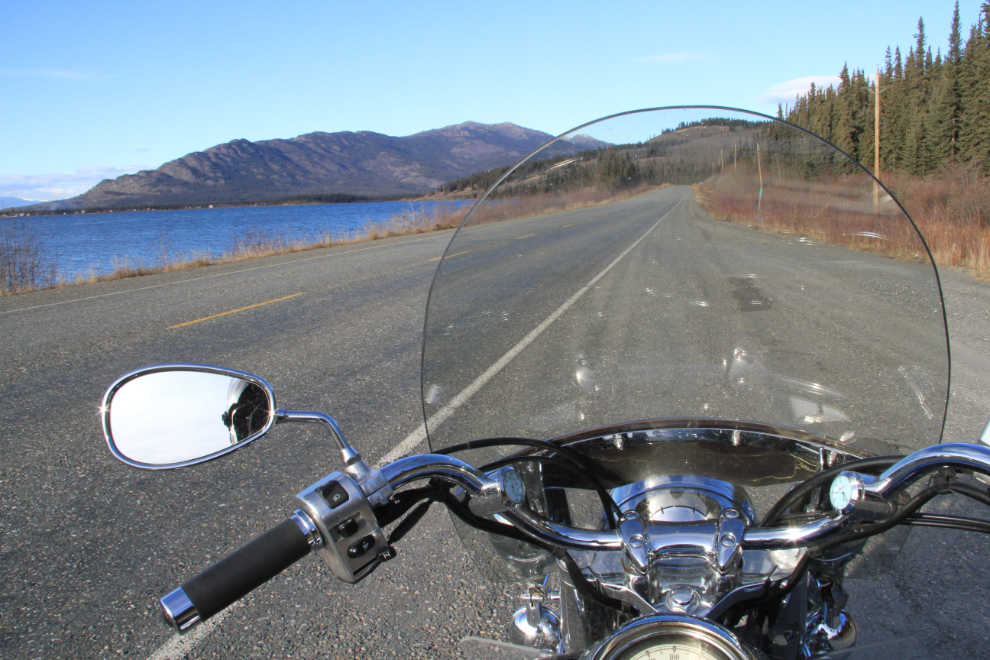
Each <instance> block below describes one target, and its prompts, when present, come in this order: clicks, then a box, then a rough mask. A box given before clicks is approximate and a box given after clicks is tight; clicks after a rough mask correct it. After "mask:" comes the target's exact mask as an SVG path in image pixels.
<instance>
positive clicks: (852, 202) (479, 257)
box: [422, 107, 949, 504]
mask: <svg viewBox="0 0 990 660" xmlns="http://www.w3.org/2000/svg"><path fill="white" fill-rule="evenodd" d="M867 142H870V140H869V137H868V136H866V135H865V134H864V138H863V140H862V143H863V144H865V143H867ZM499 177H501V179H500V178H499ZM496 182H497V185H492V184H493V183H496ZM458 186H460V187H461V188H462V189H463V190H464V191H465V192H467V193H470V192H471V191H476V192H478V193H480V192H481V191H483V189H484V187H487V186H491V189H489V190H487V192H485V193H484V194H483V195H482V196H481V198H480V199H479V201H478V202H477V204H476V205H475V206H474V207H473V209H472V210H471V211H470V213H469V214H468V215H467V217H466V218H465V220H464V221H463V223H462V224H461V226H460V228H459V229H458V230H457V232H456V234H455V235H454V237H453V238H452V240H451V242H450V245H449V246H448V248H447V251H446V253H445V255H444V258H443V259H442V261H441V262H440V264H439V266H438V269H437V272H436V276H435V278H434V281H433V285H432V289H431V292H430V299H429V306H428V309H427V319H426V326H425V335H424V346H423V372H422V373H423V380H422V394H423V410H424V416H425V419H426V428H427V432H428V438H429V443H430V447H431V448H432V449H433V450H437V449H440V448H444V447H449V446H451V445H456V444H460V443H463V442H466V441H469V440H475V439H479V438H488V437H515V436H524V437H529V438H539V439H553V438H560V437H561V436H568V435H569V434H577V435H575V436H574V437H575V438H577V439H581V438H590V437H592V436H596V435H597V436H598V437H599V438H600V437H602V436H603V435H607V434H604V433H597V432H595V431H589V432H588V433H585V434H583V435H582V434H580V433H577V432H580V431H583V430H586V429H594V428H597V427H609V429H611V431H617V430H623V429H625V430H634V431H636V432H641V435H640V438H641V439H642V438H646V441H650V438H651V437H652V436H650V433H651V432H653V430H656V429H667V430H668V431H669V430H670V429H681V430H682V431H684V430H685V429H687V430H692V429H693V430H694V431H692V432H694V433H695V436H696V435H697V433H696V432H697V430H698V429H715V430H716V431H718V432H719V433H724V432H726V431H731V430H735V431H736V435H735V437H734V441H731V442H727V443H721V444H719V443H715V444H712V445H711V446H709V447H708V448H707V449H706V450H705V451H704V452H693V453H692V452H689V451H680V450H675V449H674V448H673V444H672V443H667V445H668V446H666V448H665V449H664V450H663V451H660V452H652V453H650V452H645V453H644V452H628V453H627V454H622V453H615V452H613V453H612V454H609V455H608V456H607V458H608V461H611V463H610V469H611V468H616V467H617V468H618V469H615V470H612V471H611V474H619V475H620V477H619V481H620V482H621V481H623V480H625V481H629V480H634V479H638V478H641V477H642V478H648V477H650V476H664V475H670V474H678V475H691V474H701V476H714V477H716V478H719V479H721V480H724V481H730V482H732V483H736V484H739V485H742V486H745V487H753V486H759V485H765V484H767V483H771V482H772V483H787V482H793V481H796V480H800V479H803V478H805V477H806V476H808V470H811V471H814V470H815V469H817V468H818V467H819V464H818V462H817V461H818V458H819V457H818V456H817V455H808V456H805V457H803V458H802V457H800V456H798V454H800V451H799V450H798V449H797V448H795V449H792V450H786V451H789V452H790V453H791V454H794V455H795V457H796V458H795V460H796V462H795V463H793V464H790V463H787V464H784V465H783V467H782V465H781V463H780V462H774V461H767V460H763V458H765V457H763V456H762V455H758V453H754V449H753V446H752V443H750V444H749V445H747V443H746V442H739V437H740V436H739V433H740V432H748V431H753V430H754V429H756V430H760V431H761V432H769V433H770V434H771V435H773V436H774V437H790V438H797V439H799V440H800V439H802V438H803V439H808V438H812V439H814V438H817V439H818V445H819V446H822V447H831V448H833V449H835V448H838V449H836V451H838V453H846V454H848V455H851V456H863V455H869V454H870V453H875V454H880V455H885V454H894V453H898V454H903V453H908V452H911V451H914V450H917V449H920V448H922V447H925V446H928V445H931V444H934V443H938V442H939V439H940V436H941V431H942V424H943V419H944V416H945V409H946V402H947V394H948V373H949V356H948V344H947V334H946V328H945V316H944V312H943V306H942V296H941V291H940V288H939V283H938V275H937V273H936V270H935V268H934V266H933V263H932V259H931V256H930V253H929V251H928V248H927V246H926V245H925V243H924V240H923V239H922V237H921V235H920V234H919V233H918V230H917V229H916V227H915V226H914V224H913V222H912V221H911V219H910V218H909V217H908V216H907V214H906V213H905V212H904V210H903V209H902V208H901V206H900V205H899V204H898V202H897V201H896V200H894V199H893V198H892V197H891V195H890V194H889V193H888V191H887V190H885V189H884V188H883V187H875V181H874V179H873V178H872V177H871V176H870V174H869V173H868V172H867V171H866V170H864V169H863V168H862V167H861V166H860V165H859V164H857V163H856V162H855V161H853V160H852V159H851V158H849V157H848V156H846V155H845V154H844V153H843V152H841V151H840V150H838V149H837V148H836V147H834V146H832V145H831V144H829V143H827V142H825V141H823V140H821V139H820V138H817V137H815V136H813V135H811V134H809V133H807V132H805V131H803V130H801V129H799V128H797V127H795V126H793V125H791V124H787V123H785V122H782V121H778V120H774V119H772V118H770V117H767V116H764V115H756V114H752V113H747V112H743V111H739V110H732V109H726V108H712V107H694V108H662V109H656V110H644V111H638V112H632V113H626V114H622V115H618V116H614V117H609V118H605V119H602V120H599V121H596V122H592V123H590V124H586V125H583V126H580V127H578V128H576V129H574V130H572V131H570V132H568V133H566V134H564V135H562V136H561V137H559V138H556V139H555V140H552V141H550V142H548V143H547V144H546V145H544V146H543V147H542V148H541V149H539V150H537V151H536V152H535V153H533V154H531V155H529V156H528V157H526V158H525V159H524V160H522V161H521V162H520V163H519V164H518V165H516V166H515V167H513V168H506V169H505V170H502V171H498V170H496V171H492V172H488V173H485V174H479V175H475V176H473V177H470V178H469V179H466V180H464V181H462V182H458V184H456V185H449V186H448V188H451V189H456V188H458ZM450 194H452V195H456V194H458V191H457V190H453V191H452V192H451V193H450ZM634 420H648V421H646V422H642V423H640V424H638V425H628V424H627V423H628V422H631V421H634ZM754 423H755V424H754ZM623 424H625V426H622V425H623ZM616 425H618V426H616ZM609 429H606V431H608V430H609ZM644 433H645V435H643V434H644ZM665 433H667V431H665ZM689 435H690V434H689ZM668 436H669V433H668ZM695 436H692V437H695ZM621 437H625V438H626V439H627V440H630V441H631V440H632V439H633V437H632V436H630V435H626V436H622V435H621V434H613V435H609V436H608V437H607V438H606V440H608V438H611V439H612V441H614V442H619V441H620V440H621ZM656 437H658V438H659V436H656ZM665 437H667V436H665ZM670 437H673V438H674V439H679V440H683V439H684V438H685V435H684V432H681V434H680V435H677V434H676V433H675V434H674V435H673V436H670ZM730 437H731V436H730ZM616 438H619V440H616ZM756 444H759V443H756ZM607 445H608V441H605V442H599V445H598V449H594V448H590V449H588V451H589V452H594V451H598V452H599V453H601V454H602V457H603V460H604V458H606V454H607V453H608V452H607V450H609V449H610V448H609V447H607ZM716 445H717V446H716ZM805 445H807V443H805V444H804V445H801V446H802V447H804V448H805V449H807V447H806V446H805ZM814 445H815V442H811V446H814ZM620 448H621V447H620ZM612 449H614V448H612ZM518 450H519V447H506V448H505V449H504V450H494V449H487V450H484V451H477V450H476V451H474V453H473V454H472V453H468V454H466V455H463V456H465V457H466V458H467V460H470V461H471V462H472V463H475V464H482V463H484V462H486V461H489V460H494V459H496V458H499V457H501V456H504V455H506V454H508V453H511V452H515V451H518ZM802 451H803V450H802ZM823 456H824V455H823ZM822 460H827V459H826V458H822ZM617 462H624V463H626V465H618V466H617ZM713 464H718V465H714V467H713ZM795 466H797V467H795ZM624 468H628V469H624ZM798 468H800V469H798ZM706 472H707V473H708V474H702V473H706ZM622 475H625V476H622ZM618 485H622V484H621V483H612V484H611V485H610V487H614V486H618ZM770 504H772V502H770Z"/></svg>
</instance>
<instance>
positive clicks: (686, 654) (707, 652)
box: [615, 633, 731, 660]
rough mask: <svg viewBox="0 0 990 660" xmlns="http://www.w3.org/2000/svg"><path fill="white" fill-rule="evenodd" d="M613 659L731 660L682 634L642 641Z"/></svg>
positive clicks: (717, 649)
mask: <svg viewBox="0 0 990 660" xmlns="http://www.w3.org/2000/svg"><path fill="white" fill-rule="evenodd" d="M615 657H616V660H731V659H730V656H727V655H726V654H725V653H724V652H723V651H722V650H721V649H719V648H717V647H715V646H714V645H712V644H710V643H708V642H705V641H702V640H696V639H691V638H690V637H688V636H686V635H684V634H682V633H671V634H669V635H657V636H656V637H650V638H648V639H644V640H642V641H640V642H637V643H636V644H633V645H632V646H630V647H629V648H627V649H626V650H624V651H623V652H622V653H621V654H619V655H617V656H615Z"/></svg>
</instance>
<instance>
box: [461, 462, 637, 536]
mask: <svg viewBox="0 0 990 660" xmlns="http://www.w3.org/2000/svg"><path fill="white" fill-rule="evenodd" d="M528 461H538V462H540V463H546V464H548V465H555V466H556V467H558V468H562V469H564V470H567V471H570V472H573V473H575V474H578V475H580V476H583V477H587V478H589V479H591V482H592V483H593V484H594V486H595V491H596V492H597V493H598V498H599V499H600V500H601V502H602V508H604V509H605V516H606V517H607V518H608V523H609V529H615V525H616V522H615V521H616V519H617V518H618V517H619V516H621V515H622V511H621V510H620V509H619V505H618V504H616V503H615V500H613V499H612V496H611V495H610V494H609V492H608V491H607V490H606V489H605V487H604V486H603V485H602V483H601V482H600V481H599V480H598V478H597V477H596V476H595V475H593V474H589V473H588V472H586V471H584V470H582V469H580V468H578V467H576V466H574V465H573V464H571V463H569V462H567V461H564V460H561V459H559V458H557V457H554V456H514V457H510V458H503V459H501V460H498V461H494V462H492V463H489V464H488V465H485V466H482V467H481V468H480V469H481V470H482V471H483V472H489V471H491V470H497V469H498V468H500V467H503V466H506V465H513V464H515V463H525V462H528Z"/></svg>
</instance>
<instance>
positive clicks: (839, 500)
mask: <svg viewBox="0 0 990 660" xmlns="http://www.w3.org/2000/svg"><path fill="white" fill-rule="evenodd" d="M852 492H853V484H852V480H851V479H850V478H849V477H847V476H846V475H845V474H841V473H840V474H839V476H837V477H836V478H835V479H833V480H832V486H831V487H830V488H829V489H828V497H829V500H830V501H831V502H832V508H833V509H835V510H836V511H843V510H844V509H845V508H846V507H847V506H849V502H850V501H851V500H852Z"/></svg>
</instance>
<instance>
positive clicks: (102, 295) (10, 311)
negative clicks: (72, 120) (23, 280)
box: [0, 236, 439, 314]
mask: <svg viewBox="0 0 990 660" xmlns="http://www.w3.org/2000/svg"><path fill="white" fill-rule="evenodd" d="M433 238H439V237H437V236H429V237H427V238H417V239H414V240H411V241H402V242H401V243H393V244H391V245H374V246H372V247H366V248H358V249H356V250H347V251H344V252H336V253H333V254H319V255H316V256H315V257H306V258H305V259H293V260H292V261H282V262H279V263H275V264H265V265H264V266H254V267H253V268H243V269H241V270H231V271H228V272H226V273H215V274H213V275H201V276H200V277H190V278H189V279H187V280H176V281H174V282H162V283H161V284H151V285H148V286H140V287H135V288H133V289H125V290H123V291H111V292H110V293H100V294H97V295H95V296H86V297H85V298H73V299H72V300H60V301H58V302H53V303H45V304H44V305H35V306H34V307H21V308H18V309H6V310H3V311H0V314H13V313H15V312H27V311H30V310H32V309H41V308H43V307H54V306H56V305H68V304H69V303H74V302H82V301H83V300H93V299H94V298H106V297H108V296H119V295H121V294H124V293H131V292H133V291H145V290H147V289H158V288H161V287H163V286H172V285H174V284H185V283H186V282H196V281H198V280H209V279H213V278H216V277H226V276H228V275H237V274H238V273H248V272H250V271H252V270H262V269H264V268H275V267H276V266H289V265H291V264H300V263H302V262H304V261H312V260H313V259H329V258H331V257H341V256H344V255H346V254H354V253H355V252H367V251H368V250H381V249H384V248H390V247H397V246H399V245H409V244H410V243H421V242H423V241H428V240H430V239H433ZM323 249H326V248H323ZM215 265H217V266H220V265H223V264H215ZM70 286H71V285H70Z"/></svg>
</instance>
